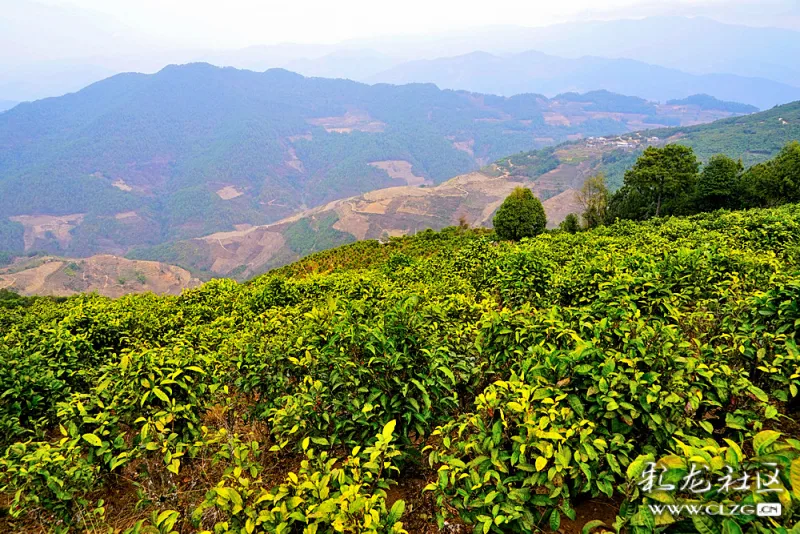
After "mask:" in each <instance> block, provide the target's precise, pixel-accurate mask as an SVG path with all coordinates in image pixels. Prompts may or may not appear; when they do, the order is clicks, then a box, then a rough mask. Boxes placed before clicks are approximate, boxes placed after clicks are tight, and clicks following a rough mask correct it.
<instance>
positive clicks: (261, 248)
mask: <svg viewBox="0 0 800 534" xmlns="http://www.w3.org/2000/svg"><path fill="white" fill-rule="evenodd" d="M202 241H204V242H205V243H206V244H207V245H208V251H207V252H208V254H209V255H210V256H211V257H212V258H213V263H212V264H211V271H212V272H214V273H219V274H227V273H229V272H231V271H233V270H235V269H240V270H245V269H249V268H252V267H254V266H260V265H263V264H264V263H266V262H267V261H269V259H270V258H271V257H272V256H273V255H274V254H275V253H277V252H278V251H279V250H280V249H281V248H282V247H283V246H284V244H285V240H284V238H283V236H282V235H281V234H280V233H277V232H273V231H269V229H268V228H267V227H258V226H256V227H253V228H249V229H247V230H237V231H233V232H218V233H216V234H211V235H209V236H206V237H203V238H202ZM242 266H244V268H245V269H243V268H242Z"/></svg>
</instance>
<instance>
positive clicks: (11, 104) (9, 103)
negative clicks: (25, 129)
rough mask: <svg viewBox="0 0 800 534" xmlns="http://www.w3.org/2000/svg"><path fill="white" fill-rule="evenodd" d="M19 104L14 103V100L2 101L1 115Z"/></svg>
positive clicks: (0, 106)
mask: <svg viewBox="0 0 800 534" xmlns="http://www.w3.org/2000/svg"><path fill="white" fill-rule="evenodd" d="M17 104H19V102H14V101H13V100H0V113H2V112H3V111H5V110H7V109H11V108H13V107H14V106H16V105H17Z"/></svg>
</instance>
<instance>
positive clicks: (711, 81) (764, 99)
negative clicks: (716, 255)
mask: <svg viewBox="0 0 800 534" xmlns="http://www.w3.org/2000/svg"><path fill="white" fill-rule="evenodd" d="M366 81H367V82H370V83H376V82H383V83H394V84H405V83H419V82H422V81H425V82H432V83H435V84H436V85H437V86H439V87H441V88H446V89H464V90H468V91H476V92H483V93H492V94H500V95H514V94H519V93H526V92H531V93H541V94H544V95H548V96H553V95H556V94H558V93H563V92H567V91H576V92H581V93H583V92H586V91H592V90H597V89H606V90H609V91H612V92H615V93H622V94H626V95H634V96H639V97H642V98H646V99H648V100H655V101H660V102H665V101H667V100H670V99H680V98H685V97H687V96H690V95H694V94H698V93H705V94H709V95H713V96H714V97H717V98H720V99H722V100H730V101H734V102H741V103H744V104H749V105H753V106H756V107H758V108H760V109H766V108H770V107H772V106H775V105H778V104H784V103H786V102H791V101H794V100H797V99H800V88H799V87H793V86H790V85H786V84H783V83H778V82H774V81H770V80H767V79H763V78H745V77H742V76H736V75H731V74H703V75H695V74H687V73H685V72H681V71H679V70H675V69H669V68H664V67H658V66H655V65H649V64H646V63H642V62H640V61H634V60H630V59H605V58H601V57H589V56H587V57H581V58H578V59H568V58H563V57H556V56H550V55H547V54H543V53H541V52H533V51H529V52H524V53H521V54H515V55H511V56H508V57H499V56H495V55H492V54H488V53H485V52H473V53H471V54H467V55H463V56H457V57H449V58H440V59H432V60H418V61H411V62H408V63H403V64H401V65H397V66H395V67H392V68H391V69H388V70H386V71H383V72H381V73H378V74H375V75H373V76H370V77H369V78H367V79H366Z"/></svg>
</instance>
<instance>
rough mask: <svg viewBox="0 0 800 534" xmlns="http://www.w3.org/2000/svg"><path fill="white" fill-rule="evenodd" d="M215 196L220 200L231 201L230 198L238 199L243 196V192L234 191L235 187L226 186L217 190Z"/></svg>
mask: <svg viewBox="0 0 800 534" xmlns="http://www.w3.org/2000/svg"><path fill="white" fill-rule="evenodd" d="M216 193H217V196H218V197H219V198H221V199H222V200H231V199H232V198H236V197H240V196H242V195H244V193H243V192H241V191H239V190H238V189H236V187H234V186H232V185H226V186H225V187H223V188H222V189H217V191H216Z"/></svg>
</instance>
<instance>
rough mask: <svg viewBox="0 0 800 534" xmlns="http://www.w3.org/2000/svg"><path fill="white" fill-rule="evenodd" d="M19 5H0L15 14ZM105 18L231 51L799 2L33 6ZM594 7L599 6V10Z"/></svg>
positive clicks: (783, 9) (759, 11) (109, 0)
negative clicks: (85, 11)
mask: <svg viewBox="0 0 800 534" xmlns="http://www.w3.org/2000/svg"><path fill="white" fill-rule="evenodd" d="M15 1H17V0H10V2H9V1H8V0H5V1H3V0H0V3H2V4H4V6H8V7H10V8H11V9H13V7H12V6H13V5H14V2H15ZM38 1H39V2H40V3H42V4H49V5H60V6H73V7H75V8H82V9H89V10H93V11H95V12H97V13H102V14H106V15H110V16H112V17H114V18H115V19H117V20H118V21H120V22H122V23H123V24H125V25H128V26H131V27H132V28H134V29H136V30H138V31H140V32H144V33H145V34H149V35H151V36H157V37H159V38H160V40H169V41H171V42H173V43H174V44H176V45H178V46H184V47H201V48H237V47H245V46H249V45H254V44H274V43H280V42H296V43H333V42H337V41H341V40H345V39H350V38H359V37H375V36H382V35H389V34H408V33H428V32H440V31H447V30H457V29H463V28H468V27H475V26H485V25H499V24H517V25H525V26H540V25H546V24H551V23H554V22H565V21H569V20H577V19H589V18H624V17H637V16H646V15H657V14H680V15H702V16H712V17H713V18H716V19H718V20H721V21H723V22H739V23H749V24H753V25H776V26H783V27H788V28H793V29H800V0H660V1H654V0H605V1H604V2H597V0H560V1H557V2H554V1H552V0H548V1H545V2H542V1H536V0H492V1H491V2H487V1H485V0H403V1H400V2H397V1H391V2H389V1H386V0H279V1H276V0H67V1H65V0H38ZM598 5H600V6H602V7H601V8H598Z"/></svg>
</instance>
